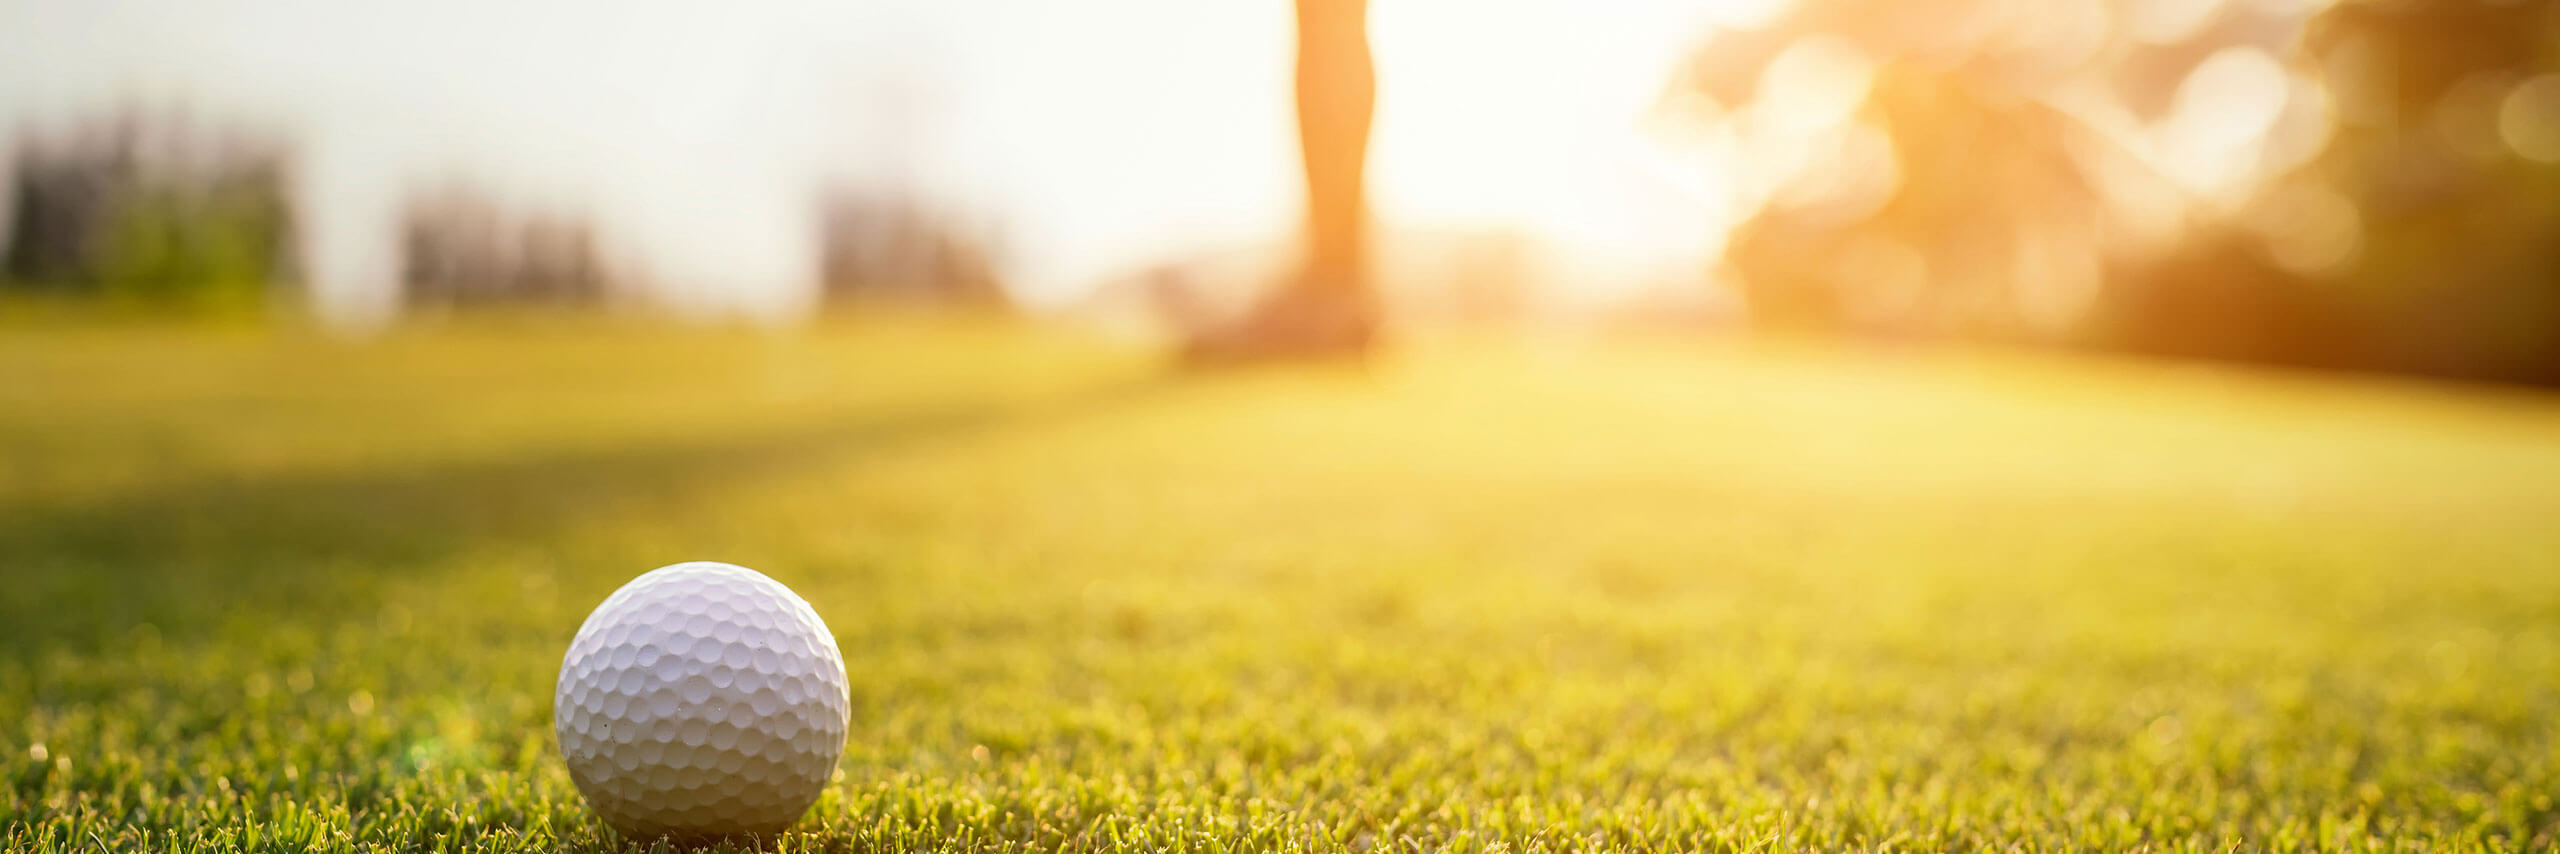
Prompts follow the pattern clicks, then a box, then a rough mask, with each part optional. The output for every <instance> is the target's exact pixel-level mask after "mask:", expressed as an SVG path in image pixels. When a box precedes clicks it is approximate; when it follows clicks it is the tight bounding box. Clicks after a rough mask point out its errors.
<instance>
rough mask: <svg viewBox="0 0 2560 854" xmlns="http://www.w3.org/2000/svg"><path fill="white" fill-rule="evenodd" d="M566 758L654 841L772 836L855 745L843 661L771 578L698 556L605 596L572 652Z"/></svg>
mask: <svg viewBox="0 0 2560 854" xmlns="http://www.w3.org/2000/svg"><path fill="white" fill-rule="evenodd" d="M553 703H554V705H553V712H552V723H553V726H554V728H555V729H557V730H558V732H559V736H560V756H561V758H563V759H566V760H568V763H569V777H570V779H573V780H576V781H577V783H578V791H579V792H580V793H582V794H585V795H586V797H587V803H588V804H591V805H593V806H594V807H595V810H596V813H597V814H598V815H601V816H603V817H604V820H605V821H606V822H607V823H610V824H612V825H613V826H614V827H616V828H618V829H620V830H622V831H623V832H625V833H630V834H634V835H640V836H657V835H668V834H677V835H716V834H738V833H770V832H773V831H776V830H780V829H782V828H784V827H787V826H789V825H790V824H791V823H792V822H793V821H795V820H798V819H799V818H800V814H801V813H804V812H807V811H808V809H809V805H810V804H811V803H814V802H816V801H817V800H818V793H819V792H820V791H821V790H823V789H825V788H826V785H827V778H828V777H830V776H832V775H833V774H834V773H835V767H836V759H837V757H839V756H841V755H843V753H844V733H845V719H846V714H847V711H848V706H849V705H850V700H849V699H848V697H847V696H846V689H845V678H844V656H843V655H842V654H841V653H839V652H837V651H836V639H835V635H834V634H833V633H830V632H828V631H827V624H826V622H825V621H823V620H820V619H818V612H816V611H814V610H811V609H810V608H809V603H808V602H806V601H803V600H801V598H800V596H799V595H798V594H795V593H792V592H791V588H788V587H784V586H782V584H781V583H780V582H777V581H774V580H773V579H771V578H766V577H765V576H764V574H763V573H759V572H757V571H755V570H752V569H748V568H746V567H743V566H735V565H732V564H726V563H713V562H709V561H696V562H693V563H679V564H675V565H673V566H666V567H660V568H658V569H655V570H651V571H649V572H648V573H646V574H643V575H641V576H640V577H639V578H635V579H632V581H631V583H629V584H625V585H623V586H622V589H620V590H616V591H614V592H613V595H612V596H609V597H606V598H605V600H604V604H602V605H598V606H596V610H595V613H592V614H589V615H587V621H586V623H585V624H584V625H581V626H579V627H578V637H577V639H576V640H573V641H570V642H569V654H568V656H567V657H566V658H563V659H562V660H561V662H560V687H559V690H558V692H557V693H556V694H555V695H554V697H553Z"/></svg>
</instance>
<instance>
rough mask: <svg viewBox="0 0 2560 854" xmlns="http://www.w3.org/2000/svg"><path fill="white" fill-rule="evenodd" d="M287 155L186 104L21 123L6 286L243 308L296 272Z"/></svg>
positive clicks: (1, 281) (3, 271) (1, 275)
mask: <svg viewBox="0 0 2560 854" xmlns="http://www.w3.org/2000/svg"><path fill="white" fill-rule="evenodd" d="M290 165H291V155H290V152H289V150H288V149H287V148H286V147H285V146H284V145H283V144H282V143H280V142H278V141H276V140H274V139H271V138H268V137H265V136H262V135H259V134H256V133H253V132H250V131H246V130H243V129H239V128H230V127H214V126H208V125H205V124H203V123H201V122H198V121H196V120H194V119H193V118H192V117H190V116H188V115H186V114H183V113H177V112H167V113H160V112H149V111H144V110H139V109H127V110H124V111H121V112H116V113H112V114H108V115H104V116H100V117H95V118H92V119H89V120H88V121H86V122H83V123H79V124H76V125H74V126H72V127H69V128H67V129H64V132H63V133H60V134H59V135H43V134H36V133H29V134H25V135H24V136H23V137H22V138H21V139H20V140H19V144H18V146H17V149H16V156H15V158H14V160H13V162H12V163H11V166H12V169H11V172H10V174H11V176H12V184H13V186H12V187H11V189H10V194H11V201H12V206H11V210H12V212H13V213H12V216H11V221H10V228H9V231H8V236H9V245H8V249H7V254H6V256H5V259H6V260H5V264H0V286H5V287H7V288H9V289H13V290H26V291H35V292H45V293H56V294H73V295H83V294H85V295H94V296H97V297H101V298H105V299H109V300H114V301H117V302H122V303H130V304H139V305H154V306H164V307H174V308H183V309H194V310H208V311H225V312H228V311H240V310H246V309H253V308H256V307H258V306H260V305H262V304H264V303H266V302H268V301H269V300H270V299H271V298H272V297H273V296H275V295H276V293H277V292H279V291H282V290H285V289H288V288H290V287H291V285H292V284H293V283H294V282H295V281H296V280H297V278H298V276H297V275H296V270H297V264H296V261H295V258H296V245H295V237H294V212H293V205H292V203H291V198H292V194H291V188H290V187H289V185H288V181H289V169H290Z"/></svg>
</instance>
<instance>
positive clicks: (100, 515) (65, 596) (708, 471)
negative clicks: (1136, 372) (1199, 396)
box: [0, 374, 1189, 656]
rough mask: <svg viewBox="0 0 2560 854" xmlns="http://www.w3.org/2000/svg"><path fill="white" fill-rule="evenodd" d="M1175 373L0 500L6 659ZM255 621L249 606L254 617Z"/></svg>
mask: <svg viewBox="0 0 2560 854" xmlns="http://www.w3.org/2000/svg"><path fill="white" fill-rule="evenodd" d="M1188 382H1189V381H1188V380H1186V379H1185V378H1183V377H1182V376H1181V375H1178V374H1166V375H1154V376H1147V377H1140V378H1135V379H1131V380H1128V381H1125V382H1119V383H1113V384H1105V385H1101V386H1097V387H1094V388H1091V389H1087V390H1083V391H1079V392H1074V393H1070V394H1066V395H1063V396H1061V397H1058V398H1054V399H1046V400H1036V401H1028V402H1020V403H1007V404H1001V405H981V406H958V407H952V408H945V409H939V410H925V411H909V412H899V413H871V414H867V415H865V416H863V417H852V418H843V419H838V420H834V421H829V422H826V423H819V424H814V425H803V426H798V427H794V428H790V429H782V430H773V431H767V432H762V433H744V434H739V435H733V436H723V437H720V438H717V439H711V440H695V441H686V442H670V443H660V444H649V445H636V446H619V447H600V448H595V449H592V450H583V451H578V452H574V453H566V454H555V455H550V456H542V457H530V458H519V459H501V460H487V461H471V462H466V463H458V464H452V465H446V466H442V467H432V466H422V467H418V468H410V469H401V470H368V471H355V472H346V473H332V474H326V475H312V476H302V477H290V478H272V479H228V478H223V479H204V480H197V481H191V482H179V483H172V484H169V485H166V486H164V487H163V488H160V489H157V490H152V491H147V492H144V493H141V494H136V495H126V496H120V497H118V498H117V499H116V500H113V501H109V502H102V503H97V504H92V505H70V506H64V505H47V504H42V503H39V502H21V503H16V504H14V505H0V563H5V564H6V567H5V569H0V575H5V576H7V577H9V578H13V579H15V580H14V581H12V582H10V583H0V656H17V655H23V654H27V653H32V652H35V651H40V650H42V649H46V648H57V649H60V648H69V649H72V650H82V649H94V648H96V647H97V646H99V645H101V644H103V643H106V642H107V641H109V640H110V639H112V638H114V637H116V636H118V635H120V634H122V633H126V632H130V631H132V630H134V629H135V628H136V627H139V626H142V625H146V624H148V625H149V626H151V627H152V629H153V630H155V631H157V632H159V633H160V634H161V635H162V637H163V638H165V639H168V640H171V641H176V642H185V641H187V640H189V639H192V638H195V637H197V636H199V635H201V634H202V633H204V632H206V631H208V630H210V629H212V628H213V627H214V626H215V625H216V624H218V623H219V621H221V620H222V619H224V618H225V617H226V616H227V615H229V614H233V613H238V612H240V611H241V610H242V609H269V611H268V612H269V613H292V614H294V615H296V617H297V619H300V618H302V617H304V616H305V615H310V614H328V615H331V616H337V617H345V616H354V615H362V614H371V613H374V610H373V608H372V607H371V606H372V605H373V604H375V603H374V602H373V599H374V596H375V595H376V588H377V586H378V583H379V582H380V581H381V580H382V579H386V578H393V577H398V576H400V575H402V574H405V573H412V572H418V571H421V570H423V569H424V568H425V567H430V566H434V565H436V564H437V563H438V561H440V560H442V559H446V558H450V557H451V556H452V555H454V554H455V553H457V552H460V551H463V550H466V549H472V548H480V547H485V546H489V545H492V544H521V543H539V542H540V541H541V540H542V539H543V538H545V537H546V536H549V535H552V534H554V533H555V532H557V531H558V530H560V529H561V528H563V527H565V526H567V525H570V524H573V523H574V522H576V521H577V520H579V519H580V518H586V517H596V516H599V515H611V516H615V517H617V518H637V519H642V520H651V519H660V518H664V517H665V516H667V515H670V514H673V515H680V514H681V513H682V512H684V508H685V507H686V506H688V502H689V501H691V500H695V498H696V497H697V496H699V495H700V494H702V493H704V492H706V491H709V490H711V489H713V488H715V487H716V486H717V485H719V484H722V483H729V482H736V481H739V480H744V479H749V478H754V477H758V476H764V475H770V474H773V473H776V472H782V471H787V470H788V469H789V468H790V467H793V466H795V465H805V464H808V463H811V462H813V461H816V460H820V459H824V460H827V461H830V462H842V461H858V460H859V459H861V458H864V457H870V456H877V455H880V454H885V453H891V452H894V451H897V450H899V449H901V448H906V447H911V446H914V445H916V444H919V443H924V442H931V441H938V440H943V439H947V438H951V437H956V436H961V435H966V434H969V433H972V432H978V431H984V430H992V429H998V428H1006V427H1020V426H1024V425H1033V424H1039V423H1042V422H1051V421H1060V420H1064V419H1068V418H1073V417H1076V416H1078V415H1081V414H1086V413H1090V412H1094V411H1098V410H1103V409H1107V408H1110V407H1114V406H1120V405H1125V404H1127V403H1129V402H1131V401H1133V400H1135V399H1139V398H1143V397H1146V396H1150V395H1152V394H1154V393H1156V392H1159V391H1161V390H1165V389H1168V388H1171V387H1174V386H1179V385H1184V384H1187V383H1188ZM253 613H254V611H253Z"/></svg>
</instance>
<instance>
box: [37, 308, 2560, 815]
mask: <svg viewBox="0 0 2560 854" xmlns="http://www.w3.org/2000/svg"><path fill="white" fill-rule="evenodd" d="M694 559H711V560H724V561H731V562H735V563H740V564H744V565H747V566H751V567H755V568H757V569H759V570H762V571H764V572H765V573H767V574H769V575H771V576H773V577H774V578H776V579H777V580H780V581H782V582H783V583H785V584H788V585H790V586H791V587H793V588H794V589H795V590H797V591H798V592H799V593H800V594H802V595H803V596H805V597H806V598H807V599H808V600H809V601H810V602H811V604H812V605H814V606H815V607H816V609H817V610H818V612H819V613H820V614H821V615H823V617H824V618H825V619H826V620H827V621H828V623H829V625H830V627H831V628H832V629H833V630H834V631H835V632H836V634H837V637H838V640H839V643H840V644H841V646H842V648H843V651H844V654H845V658H846V662H847V669H848V671H849V676H850V680H851V684H852V700H853V716H852V727H851V731H852V734H851V737H850V739H849V743H848V744H847V745H846V748H845V755H844V759H843V762H842V763H841V766H840V768H839V772H838V777H837V779H836V780H835V782H834V783H832V784H831V785H830V786H829V788H828V791H827V794H826V795H825V796H824V797H823V798H822V799H821V800H819V802H818V803H817V805H816V806H815V807H814V808H813V809H812V810H811V811H810V814H809V815H808V816H807V817H805V818H804V819H803V820H802V821H801V822H800V823H799V824H798V825H796V826H795V827H794V828H793V829H792V830H791V831H790V832H789V833H787V834H786V835H783V836H780V837H776V838H771V839H766V840H760V841H759V840H730V841H726V842H722V843H717V844H715V845H714V848H715V849H717V848H719V847H721V846H733V847H739V848H750V847H755V846H758V845H761V846H763V847H764V848H766V849H778V850H788V851H847V852H903V851H997V850H1013V851H1075V852H1082V851H1162V850H1197V851H1285V850H1305V851H1351V852H1405V851H1444V850H1447V851H1497V850H1500V851H1561V850H1627V851H1773V852H1775V851H1797V850H1843V851H1868V850H1874V851H1887V850H1891V851H1956V850H2021V851H2132V850H2148V851H2229V850H2252V851H2254V850H2271V851H2310V850H2323V851H2417V850H2434V851H2535V850H2542V851H2547V850H2552V849H2553V848H2554V847H2555V846H2560V809H2555V798H2560V400H2554V399H2550V398H2543V397H2537V396H2534V395H2532V394H2529V393H2524V392H2517V391H2512V390H2498V389H2479V388H2468V389H2466V388H2455V387H2443V386H2428V385H2421V384H2412V383H2405V382H2399V383H2389V382H2377V381H2362V380H2347V379H2338V378H2320V377H2302V376H2282V375H2268V374H2252V373H2247V372H2227V371H2214V370H2205V369H2199V368H2195V367H2188V366H2179V365H2171V364H2155V363H2140V362H2123V361H2111V360H2096V359H2086V358H2076V357H2063V356H2034V355H2021V354H2009V355H1992V354H1966V353H1922V352H1882V351H1854V350H1853V351H1840V350H1822V349H1812V348H1799V347H1778V346H1766V345H1764V346H1753V345H1747V344H1743V343H1739V342H1735V341H1732V340H1728V339H1701V340H1688V341H1681V340H1671V339H1654V340H1650V341H1643V342H1616V343H1597V342H1560V341H1544V342H1539V343H1522V342H1511V343H1489V342H1483V341H1468V340H1449V341H1423V342H1415V343H1411V344H1409V345H1408V346H1405V347H1403V348H1400V349H1397V350H1395V351H1392V352H1391V353H1389V354H1388V355H1387V356H1385V357H1383V358H1381V359H1379V360H1378V361H1377V362H1376V363H1374V364H1372V365H1369V366H1367V367H1352V366H1341V365H1335V366H1318V367H1303V368H1270V369H1256V370H1238V371H1228V372H1215V373H1183V372H1180V371H1174V370H1170V369H1168V368H1167V367H1166V365H1165V364H1164V362H1163V360H1161V359H1160V358H1158V357H1157V356H1155V355H1154V354H1152V353H1150V352H1149V351H1147V350H1146V349H1144V348H1141V347H1137V346H1132V345H1126V344H1120V343H1113V342H1110V341H1106V340H1098V339H1094V338H1091V337H1088V336H1084V335H1080V334H1077V333H1071V332H1064V331H1058V330H1053V329H1052V330H1044V329H1040V328H1035V327H1024V326H1020V325H1014V324H1007V323H1000V322H983V323H981V322H964V321H953V320H930V319H917V318H904V319H893V320H872V321H857V322H841V321H840V322H829V323H825V324H821V325H819V326H816V327H813V328H808V329H794V330H788V331H781V332H752V331H719V330H702V329H693V330H666V329H656V328H648V327H643V326H623V325H615V324H609V323H581V324H558V323H543V322H537V321H519V322H491V323H476V324H454V325H450V326H447V327H444V328H431V329H420V330H409V331H397V332H393V333H389V334H386V335H382V336H379V337H374V338H366V339H339V338H331V337H328V336H324V335H320V334H317V333H303V332H286V331H271V330H269V331H262V330H252V329H230V328H206V327H195V326H166V325H152V324H141V325H136V324H109V323H72V324H68V325H55V326H34V325H17V326H9V327H6V328H0V578H5V579H6V582H7V583H5V584H0V849H5V850H8V851H13V852H18V851H29V852H50V851H65V852H69V851H97V850H109V851H151V852H189V851H280V852H281V851H295V852H300V851H366V850H396V851H553V850H567V851H591V850H608V851H610V850H651V847H652V845H653V844H655V845H659V846H660V847H661V848H667V849H672V848H673V847H674V846H671V845H665V844H663V843H652V842H650V841H626V840H622V839H620V838H619V837H616V836H614V835H613V834H612V833H611V831H609V830H607V829H606V828H605V827H604V826H603V825H602V824H601V823H600V822H599V821H598V820H597V819H595V818H594V817H593V815H592V814H590V813H589V812H588V811H587V809H586V806H585V804H584V803H583V802H581V801H580V799H579V796H578V793H577V791H576V790H575V788H574V787H572V785H571V784H570V781H569V777H568V774H567V772H566V770H565V769H564V768H563V767H562V765H561V763H560V761H559V759H558V757H557V755H556V753H555V749H554V747H553V743H552V733H551V692H552V688H553V682H554V679H555V678H556V676H557V673H558V667H559V664H560V657H561V654H562V652H563V650H564V649H565V648H566V646H567V644H568V641H569V638H570V636H571V635H572V634H573V633H574V632H575V631H576V629H577V626H578V623H579V621H580V620H581V619H583V618H584V617H585V615H586V613H587V612H588V610H589V609H591V608H593V607H594V606H595V604H596V603H597V602H599V601H600V600H602V598H603V597H604V596H605V595H606V594H607V593H609V592H611V591H612V590H613V589H614V588H615V587H617V586H619V585H621V584H622V583H623V582H625V581H627V580H629V579H630V578H631V577H632V576H634V575H637V574H639V573H640V572H643V571H646V570H648V569H650V568H653V567H656V566H660V565H663V564H668V563H673V562H677V561H682V560H694Z"/></svg>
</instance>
